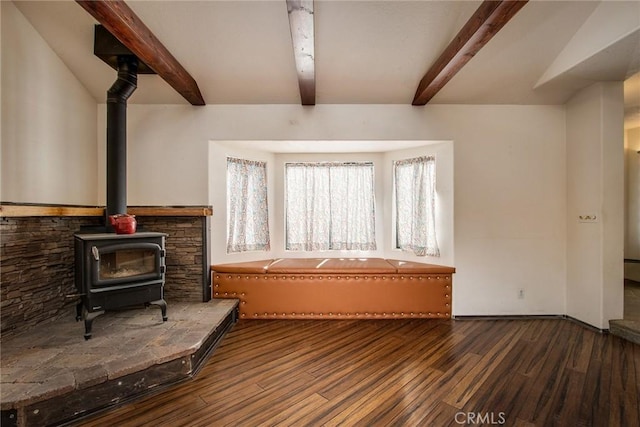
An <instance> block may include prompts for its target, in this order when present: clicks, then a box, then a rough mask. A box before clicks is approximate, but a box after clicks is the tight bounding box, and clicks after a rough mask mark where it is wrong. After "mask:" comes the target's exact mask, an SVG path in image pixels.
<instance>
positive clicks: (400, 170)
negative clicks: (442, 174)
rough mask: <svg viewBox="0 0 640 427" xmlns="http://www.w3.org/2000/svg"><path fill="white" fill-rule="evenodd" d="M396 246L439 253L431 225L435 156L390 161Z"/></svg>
mask: <svg viewBox="0 0 640 427" xmlns="http://www.w3.org/2000/svg"><path fill="white" fill-rule="evenodd" d="M394 178H395V211H396V247H397V248H399V249H402V250H404V251H412V252H413V253H415V254H416V255H418V256H427V255H429V256H440V250H439V249H438V242H437V239H436V229H435V158H434V157H432V156H429V157H418V158H414V159H407V160H399V161H396V162H394Z"/></svg>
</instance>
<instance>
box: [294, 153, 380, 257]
mask: <svg viewBox="0 0 640 427" xmlns="http://www.w3.org/2000/svg"><path fill="white" fill-rule="evenodd" d="M285 168H286V178H285V179H286V227H287V230H286V248H287V250H294V251H323V250H375V249H376V239H375V198H374V188H373V164H371V163H341V162H335V163H334V162H332V163H287V164H286V166H285Z"/></svg>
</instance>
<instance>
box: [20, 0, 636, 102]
mask: <svg viewBox="0 0 640 427" xmlns="http://www.w3.org/2000/svg"><path fill="white" fill-rule="evenodd" d="M15 3H16V5H17V7H18V8H19V9H20V10H21V12H22V13H23V14H24V15H25V16H26V17H27V19H28V20H29V21H30V22H31V24H32V25H33V26H34V27H35V28H36V30H37V31H38V32H39V33H40V34H41V35H42V36H43V38H44V39H45V40H46V41H47V42H48V43H49V44H50V46H51V47H52V49H53V50H54V51H55V52H56V53H57V54H58V55H59V56H60V58H62V60H63V61H64V62H65V63H66V64H67V66H68V67H69V69H70V70H71V71H72V72H73V73H74V74H75V76H76V77H77V78H78V79H79V80H80V81H81V82H82V83H83V84H84V85H85V86H86V88H87V89H88V90H89V92H90V93H91V94H92V95H93V96H94V97H95V98H96V100H97V101H98V102H104V100H105V98H106V90H107V89H108V88H109V87H110V86H111V84H112V83H113V81H114V80H115V71H114V70H113V69H111V68H110V67H108V66H107V65H106V64H105V63H103V62H102V61H101V60H100V59H98V58H97V57H95V56H94V55H93V26H94V24H95V23H96V21H95V20H94V19H93V18H92V17H91V16H90V15H89V14H88V13H87V12H85V11H84V9H82V8H81V7H80V6H79V5H78V4H76V3H75V2H74V1H71V0H65V1H16V2H15ZM598 3H599V2H596V1H579V0H578V1H530V2H529V3H528V4H527V5H526V6H525V7H524V8H522V10H521V11H520V12H518V14H516V16H515V17H514V18H513V19H512V20H511V21H510V22H509V23H507V25H506V26H505V27H504V28H503V29H502V30H501V31H500V32H499V33H498V34H497V35H496V36H495V37H494V38H493V39H492V40H491V41H490V42H489V44H488V45H487V46H485V47H484V48H483V49H482V50H481V51H480V52H479V53H478V54H477V55H476V56H475V57H474V58H472V59H471V61H469V63H468V64H467V65H466V66H465V67H464V68H463V69H462V70H461V71H460V72H459V73H458V74H457V75H456V76H455V77H454V78H453V79H452V80H451V81H450V82H449V83H448V84H447V85H446V86H445V88H444V89H443V90H441V91H440V92H439V93H438V94H437V95H436V96H435V97H434V98H433V100H432V101H431V103H434V104H439V103H440V104H443V103H444V104H563V103H565V102H566V101H567V100H568V99H569V97H570V96H571V95H572V94H573V93H574V91H575V90H576V88H579V87H580V86H582V87H584V86H585V85H586V84H587V83H588V82H589V81H593V79H595V78H597V79H599V80H622V79H624V78H626V77H629V76H630V75H632V74H633V73H635V72H636V71H638V70H637V66H638V63H639V62H640V60H639V58H633V55H635V54H636V53H638V52H639V51H640V50H638V49H636V48H637V47H638V46H640V31H639V32H637V34H635V35H632V36H630V37H627V38H625V39H624V40H621V43H618V44H616V45H614V46H613V48H612V49H609V51H608V52H609V53H608V54H607V53H606V52H605V53H604V54H600V55H594V56H592V57H590V58H589V61H585V62H584V63H583V64H581V67H582V68H580V67H577V68H574V69H572V70H571V73H570V74H571V75H570V77H569V78H565V79H559V80H557V81H556V82H555V83H554V84H553V85H543V86H541V87H538V88H537V89H535V87H536V83H537V82H538V81H539V80H540V78H541V77H542V76H543V75H544V74H545V71H546V70H547V69H548V68H549V67H550V66H551V64H552V63H553V62H554V60H555V59H556V58H557V57H558V55H560V54H561V52H562V50H563V48H564V47H565V46H566V45H567V44H568V43H569V42H570V41H571V39H572V37H573V36H574V34H576V32H577V31H578V30H579V29H580V28H581V26H582V25H583V24H584V23H585V21H586V20H587V19H588V18H589V16H590V15H591V14H592V13H593V12H594V10H595V9H596V7H597V6H598ZM610 3H611V5H608V4H607V7H612V8H615V7H617V6H616V5H617V4H621V3H622V2H610ZM636 3H637V4H638V13H639V14H640V2H636ZM127 4H129V6H130V7H131V8H132V9H133V10H134V11H135V13H136V14H137V15H138V16H139V17H140V18H141V19H142V21H143V22H145V24H146V25H147V26H148V27H149V28H150V29H151V31H152V32H153V33H154V34H155V35H156V36H157V38H158V39H159V40H160V41H161V42H162V43H163V44H164V45H165V46H166V47H167V48H168V50H169V51H170V52H171V53H172V54H173V55H174V56H175V57H176V59H177V60H178V61H179V62H180V63H181V64H182V65H183V66H184V67H185V68H186V70H187V71H188V72H189V73H190V74H191V75H192V76H193V78H194V79H195V80H196V82H197V83H198V86H199V88H200V90H201V92H202V95H203V97H204V99H205V101H206V103H207V104H281V103H287V104H290V103H293V104H297V103H299V102H300V96H299V92H298V82H297V75H296V70H295V64H294V58H293V52H292V47H291V36H290V32H289V23H288V17H287V7H286V3H285V1H284V0H262V1H243V0H235V1H219V0H205V1H178V0H176V1H154V0H146V1H127ZM479 4H480V1H479V0H476V1H435V0H433V1H430V0H417V1H400V0H376V1H368V0H356V1H343V0H315V6H314V7H315V63H316V88H317V97H316V102H317V103H318V104H342V103H349V104H410V103H411V101H412V99H413V96H414V93H415V90H416V87H417V85H418V82H419V81H420V79H421V77H422V76H423V75H424V73H425V72H426V71H427V69H428V68H429V66H430V65H431V64H432V63H433V62H434V61H435V59H436V58H437V56H438V55H439V53H440V52H441V51H442V50H443V49H444V48H445V47H446V46H447V44H448V43H449V41H450V40H451V39H452V38H453V37H454V36H455V35H456V33H457V32H458V30H459V29H460V28H461V27H462V25H463V24H464V23H465V22H466V21H467V19H468V18H469V17H470V16H471V15H472V14H473V12H474V11H475V9H476V8H477V7H478V5H479ZM629 46H630V48H631V49H632V52H633V54H632V57H631V58H630V57H629V53H628V50H629ZM616 49H617V50H616ZM611 52H613V54H614V55H615V57H612V53H611ZM568 75H569V74H568ZM565 80H566V81H565ZM637 80H638V79H637V78H636V81H637ZM636 95H637V96H636ZM636 98H637V101H636V100H635V99H636ZM626 99H627V105H626V107H627V109H628V110H631V109H634V108H636V107H637V105H640V89H639V88H638V86H635V89H633V88H632V89H629V90H628V91H627V93H626ZM129 102H130V103H151V104H186V103H187V102H186V101H185V100H184V99H183V98H182V97H181V96H180V95H178V94H177V93H176V92H175V91H174V90H173V89H172V88H171V87H169V85H168V84H166V83H165V82H164V81H163V80H161V79H160V78H159V77H158V76H151V75H141V76H139V81H138V89H137V90H136V92H135V93H134V94H133V96H132V98H131V99H130V101H129Z"/></svg>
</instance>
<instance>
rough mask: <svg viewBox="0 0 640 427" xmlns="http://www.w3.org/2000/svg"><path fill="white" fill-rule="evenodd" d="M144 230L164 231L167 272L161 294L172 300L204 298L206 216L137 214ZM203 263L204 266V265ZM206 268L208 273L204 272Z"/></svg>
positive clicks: (207, 265)
mask: <svg viewBox="0 0 640 427" xmlns="http://www.w3.org/2000/svg"><path fill="white" fill-rule="evenodd" d="M136 219H137V221H138V225H139V226H140V227H141V228H142V229H144V231H155V232H159V233H167V234H168V236H167V240H166V243H165V245H166V250H167V257H166V259H165V263H166V264H167V273H166V275H165V285H164V295H165V299H166V300H167V302H169V303H170V302H171V301H190V302H198V301H203V289H209V283H208V282H209V280H210V278H209V276H208V271H209V270H208V269H209V264H211V262H210V261H209V260H208V259H205V258H207V257H206V252H205V251H204V249H206V246H205V245H204V243H205V242H204V241H203V239H204V234H203V231H204V228H203V227H205V225H206V224H207V218H206V217H164V216H158V217H143V216H140V217H136ZM205 265H206V268H205ZM205 271H207V274H204V272H205Z"/></svg>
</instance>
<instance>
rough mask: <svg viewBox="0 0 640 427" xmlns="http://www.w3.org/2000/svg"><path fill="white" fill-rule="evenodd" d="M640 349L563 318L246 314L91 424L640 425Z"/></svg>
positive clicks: (632, 426)
mask: <svg viewBox="0 0 640 427" xmlns="http://www.w3.org/2000/svg"><path fill="white" fill-rule="evenodd" d="M639 408H640V346H638V345H636V344H633V343H630V342H628V341H624V340H622V339H620V338H618V337H615V336H612V335H606V334H605V335H602V334H599V333H597V332H594V331H592V330H590V329H587V328H585V327H583V326H581V325H578V324H576V323H573V322H571V321H568V320H563V319H548V320H464V321H461V320H458V321H451V320H388V321H387V320H372V321H357V320H354V321H347V320H342V321H338V320H329V321H291V320H289V321H287V320H265V321H240V322H239V323H238V324H237V325H236V326H235V327H234V329H233V330H232V331H231V332H230V333H229V334H228V335H227V336H226V337H225V338H224V340H223V341H222V344H221V345H220V347H219V348H218V349H217V350H216V351H215V353H214V354H213V356H212V357H211V359H210V360H209V361H208V363H207V364H206V366H205V367H204V368H203V370H202V371H201V372H200V373H199V374H198V376H197V377H196V378H195V379H194V380H192V381H189V382H186V383H183V384H181V385H177V386H175V387H173V388H171V389H169V390H168V391H165V392H163V393H160V394H156V395H154V396H150V397H148V398H146V399H144V400H141V401H138V402H135V403H132V404H129V405H126V406H122V407H120V408H118V409H116V410H113V411H111V412H108V413H104V414H102V415H101V416H99V417H96V418H93V419H91V420H86V421H85V422H83V423H82V425H86V426H105V425H110V426H115V425H117V426H142V425H154V426H156V425H159V426H172V427H174V426H224V425H229V426H259V425H269V426H271V425H282V426H321V425H322V426H325V425H326V426H337V425H342V426H348V425H361V426H387V425H394V426H457V425H465V424H466V425H509V426H541V427H542V426H553V425H557V426H620V427H622V426H629V427H634V426H639V425H640V421H639V420H640V413H639V411H640V410H639Z"/></svg>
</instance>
